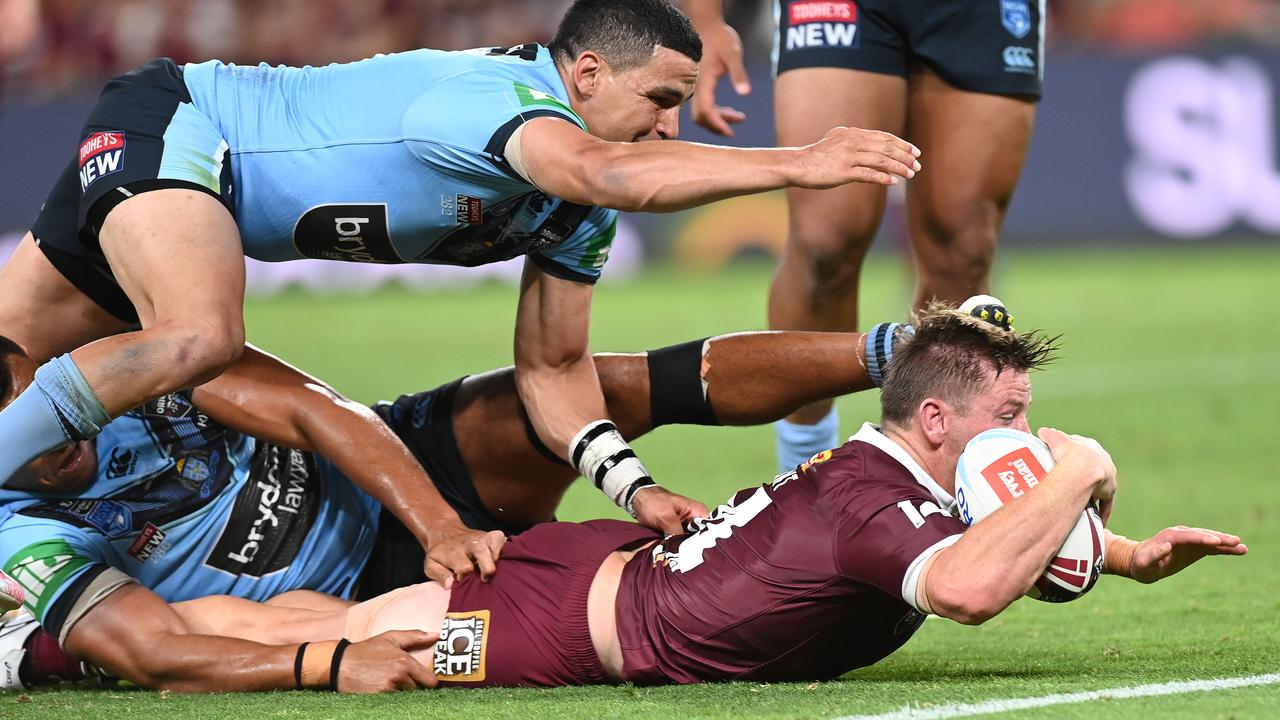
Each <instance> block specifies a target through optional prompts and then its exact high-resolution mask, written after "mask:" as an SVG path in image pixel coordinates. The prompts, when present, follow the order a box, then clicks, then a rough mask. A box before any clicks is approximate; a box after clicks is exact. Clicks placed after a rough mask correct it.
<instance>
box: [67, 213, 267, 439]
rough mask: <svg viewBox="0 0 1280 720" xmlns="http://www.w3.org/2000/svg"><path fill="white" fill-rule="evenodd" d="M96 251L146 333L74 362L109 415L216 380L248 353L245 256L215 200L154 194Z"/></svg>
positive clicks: (102, 345)
mask: <svg viewBox="0 0 1280 720" xmlns="http://www.w3.org/2000/svg"><path fill="white" fill-rule="evenodd" d="M100 236H101V244H102V250H103V253H104V254H105V255H106V257H107V261H108V262H109V263H110V265H111V268H112V270H113V272H114V273H115V275H116V279H117V280H118V281H119V283H120V287H121V288H123V289H124V291H125V293H126V294H128V296H129V299H130V300H131V301H132V302H133V305H134V307H135V308H137V310H138V317H139V319H140V320H141V322H142V330H140V331H138V332H135V333H128V334H125V335H117V336H114V337H109V338H105V339H103V340H98V341H97V342H94V343H90V344H89V345H85V346H84V347H81V348H80V349H78V350H76V351H75V352H73V353H72V357H73V359H74V360H75V362H76V365H77V366H78V367H79V368H80V371H81V372H82V373H83V374H84V377H85V379H86V380H87V381H88V383H89V386H90V387H91V388H93V391H94V392H95V393H96V394H97V396H98V399H99V400H100V401H101V403H102V405H103V407H104V408H105V409H106V411H107V414H108V415H110V416H112V417H115V416H116V415H119V414H120V413H122V412H125V411H127V410H129V409H131V408H134V407H137V406H138V405H140V404H141V403H143V402H145V401H147V400H149V399H151V398H154V397H158V396H160V395H163V394H165V393H168V392H173V391H175V390H180V389H182V388H189V387H192V386H195V385H199V384H201V383H203V382H206V381H207V380H209V379H211V378H213V377H216V376H217V374H218V373H219V372H221V371H222V370H223V369H224V368H226V367H227V366H228V365H230V364H231V363H232V362H235V360H236V358H238V357H239V355H240V353H241V352H242V351H243V350H244V317H243V315H244V250H243V248H242V247H241V245H240V235H239V231H238V230H237V229H236V226H235V222H234V221H233V219H232V218H231V215H230V214H229V213H228V212H227V210H226V208H224V207H223V206H222V205H221V204H220V203H219V202H218V201H217V200H215V199H213V198H212V197H210V196H209V195H206V194H204V193H201V192H196V191H192V190H176V189H167V190H156V191H152V192H148V193H143V194H141V195H137V196H135V197H132V198H130V199H128V200H125V201H124V202H122V203H121V204H120V205H119V206H117V207H116V208H115V209H114V210H112V211H111V213H110V214H109V215H108V216H107V219H106V222H105V223H104V224H103V227H102V232H101V233H100Z"/></svg>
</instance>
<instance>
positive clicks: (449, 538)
mask: <svg viewBox="0 0 1280 720" xmlns="http://www.w3.org/2000/svg"><path fill="white" fill-rule="evenodd" d="M436 527H437V528H438V529H436V530H435V532H433V533H432V534H431V538H430V542H429V543H428V544H427V547H426V549H427V559H426V563H425V564H424V565H423V572H425V573H426V574H427V577H429V578H431V579H432V580H435V581H436V582H438V583H440V584H441V585H444V586H445V588H446V589H448V588H451V587H453V581H454V580H455V579H457V580H462V579H463V578H465V577H467V576H468V575H470V574H471V573H472V572H474V571H479V573H480V579H481V580H484V581H485V582H488V581H489V579H490V578H492V577H493V574H494V573H495V572H497V563H498V556H499V555H500V554H501V553H502V546H503V545H505V544H506V543H507V536H506V535H503V534H502V533H501V532H500V531H498V530H491V531H489V532H483V531H480V530H472V529H471V528H469V527H467V526H465V525H463V524H461V523H458V522H453V523H446V524H441V525H437V526H436Z"/></svg>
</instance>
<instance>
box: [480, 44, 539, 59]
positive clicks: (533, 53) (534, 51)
mask: <svg viewBox="0 0 1280 720" xmlns="http://www.w3.org/2000/svg"><path fill="white" fill-rule="evenodd" d="M488 54H489V55H510V56H512V57H518V58H520V59H521V60H528V61H529V62H533V61H534V60H537V59H538V43H525V44H523V45H515V46H513V47H496V48H493V49H492V50H490V51H489V52H488Z"/></svg>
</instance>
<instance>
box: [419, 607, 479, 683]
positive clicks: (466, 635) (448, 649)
mask: <svg viewBox="0 0 1280 720" xmlns="http://www.w3.org/2000/svg"><path fill="white" fill-rule="evenodd" d="M488 644H489V611H488V610H474V611H471V612H451V613H448V614H446V615H445V616H444V625H443V626H442V627H441V628H440V639H439V640H437V641H436V650H435V655H434V658H433V661H432V666H433V667H432V670H433V671H435V674H436V676H437V677H439V678H440V679H441V680H444V681H446V682H483V681H484V676H485V672H484V665H485V656H486V646H487V645H488Z"/></svg>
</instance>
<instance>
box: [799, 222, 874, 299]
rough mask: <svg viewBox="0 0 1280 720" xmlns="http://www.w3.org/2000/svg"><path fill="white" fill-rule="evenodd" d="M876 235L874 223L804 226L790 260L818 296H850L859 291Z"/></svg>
mask: <svg viewBox="0 0 1280 720" xmlns="http://www.w3.org/2000/svg"><path fill="white" fill-rule="evenodd" d="M875 232H876V225H875V224H874V223H872V222H867V223H857V224H845V225H827V226H821V227H814V226H812V225H810V226H808V227H804V226H802V227H800V228H797V229H796V230H795V231H794V232H793V233H792V237H791V243H790V244H789V245H788V247H787V254H788V260H790V261H791V262H792V263H793V264H794V265H799V269H800V271H801V272H802V274H803V276H804V277H805V278H806V279H807V281H808V283H809V284H810V286H811V287H812V288H813V292H814V293H815V294H817V295H843V294H847V293H848V292H850V291H853V290H856V289H857V285H858V276H859V274H860V273H861V272H862V261H863V258H864V257H865V256H866V253H867V248H868V247H869V246H870V245H871V241H872V239H874V237H875Z"/></svg>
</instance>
